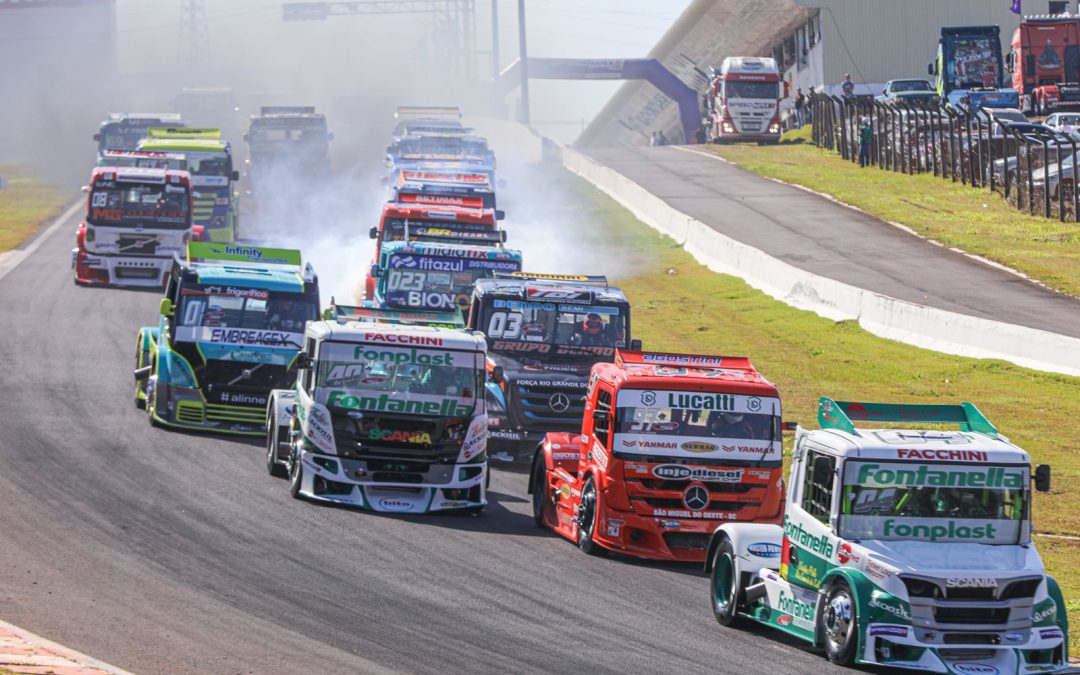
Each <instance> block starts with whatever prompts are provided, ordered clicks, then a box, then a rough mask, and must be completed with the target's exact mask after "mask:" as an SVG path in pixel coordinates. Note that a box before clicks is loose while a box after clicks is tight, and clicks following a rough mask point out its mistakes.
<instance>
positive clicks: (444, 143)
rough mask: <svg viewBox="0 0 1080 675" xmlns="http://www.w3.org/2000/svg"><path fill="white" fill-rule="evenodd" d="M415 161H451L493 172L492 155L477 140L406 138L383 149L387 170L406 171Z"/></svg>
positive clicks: (437, 135)
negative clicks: (399, 169) (402, 169)
mask: <svg viewBox="0 0 1080 675" xmlns="http://www.w3.org/2000/svg"><path fill="white" fill-rule="evenodd" d="M418 161H422V162H428V161H436V162H439V161H452V162H460V163H461V164H462V165H463V166H469V167H472V166H480V167H486V168H488V169H490V170H492V171H494V169H495V153H494V152H492V151H491V150H490V149H489V148H488V144H487V140H485V139H484V138H482V137H480V136H468V135H466V136H448V135H442V134H436V135H426V136H425V135H420V136H406V137H404V138H400V139H397V140H395V141H394V142H393V143H391V144H390V146H389V147H387V148H386V166H387V167H388V168H390V169H396V168H406V167H408V166H409V164H410V163H415V162H418Z"/></svg>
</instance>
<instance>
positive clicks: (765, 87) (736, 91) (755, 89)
mask: <svg viewBox="0 0 1080 675" xmlns="http://www.w3.org/2000/svg"><path fill="white" fill-rule="evenodd" d="M724 96H726V97H727V98H759V99H763V98H767V99H771V100H773V101H775V100H776V99H778V98H780V84H779V83H778V82H740V81H737V80H728V81H727V82H724Z"/></svg>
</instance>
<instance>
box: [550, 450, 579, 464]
mask: <svg viewBox="0 0 1080 675" xmlns="http://www.w3.org/2000/svg"><path fill="white" fill-rule="evenodd" d="M551 458H552V459H553V460H555V461H556V462H563V461H567V460H571V461H572V460H575V459H578V454H577V453H576V452H553V453H551Z"/></svg>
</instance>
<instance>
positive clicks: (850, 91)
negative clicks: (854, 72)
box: [840, 73, 855, 98]
mask: <svg viewBox="0 0 1080 675" xmlns="http://www.w3.org/2000/svg"><path fill="white" fill-rule="evenodd" d="M840 88H841V89H842V90H843V92H844V97H845V98H848V97H851V96H854V95H855V83H854V82H852V81H851V75H849V74H847V73H845V74H844V83H843V84H841V85H840Z"/></svg>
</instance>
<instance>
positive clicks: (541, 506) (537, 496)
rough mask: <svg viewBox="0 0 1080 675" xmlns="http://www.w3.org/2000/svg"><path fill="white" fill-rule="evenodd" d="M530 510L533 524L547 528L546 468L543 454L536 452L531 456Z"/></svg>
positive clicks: (548, 495) (548, 499) (548, 502)
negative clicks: (531, 491) (531, 488)
mask: <svg viewBox="0 0 1080 675" xmlns="http://www.w3.org/2000/svg"><path fill="white" fill-rule="evenodd" d="M532 487H533V493H532V508H533V522H534V523H536V525H537V527H546V526H547V510H548V505H549V504H550V503H551V493H549V492H548V490H549V488H550V486H549V485H548V479H547V468H546V467H545V466H544V453H543V452H541V451H538V452H537V453H536V454H535V455H534V456H533V466H532Z"/></svg>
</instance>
